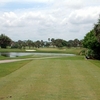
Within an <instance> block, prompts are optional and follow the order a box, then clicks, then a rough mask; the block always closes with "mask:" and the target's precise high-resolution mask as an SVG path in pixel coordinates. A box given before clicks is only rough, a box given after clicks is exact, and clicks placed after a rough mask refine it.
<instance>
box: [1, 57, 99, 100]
mask: <svg viewBox="0 0 100 100" xmlns="http://www.w3.org/2000/svg"><path fill="white" fill-rule="evenodd" d="M3 99H4V100H100V68H99V67H98V66H97V65H96V64H94V62H92V61H91V62H90V61H88V60H84V59H83V58H81V59H79V58H77V59H75V58H74V59H72V58H71V59H67V58H61V59H60V58H59V59H58V58H57V59H41V60H33V61H31V62H30V63H27V64H26V65H24V66H23V67H21V68H20V69H18V70H16V71H14V72H13V73H11V74H9V75H7V76H5V77H2V78H0V100H3Z"/></svg>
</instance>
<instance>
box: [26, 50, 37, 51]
mask: <svg viewBox="0 0 100 100" xmlns="http://www.w3.org/2000/svg"><path fill="white" fill-rule="evenodd" d="M26 51H36V50H26Z"/></svg>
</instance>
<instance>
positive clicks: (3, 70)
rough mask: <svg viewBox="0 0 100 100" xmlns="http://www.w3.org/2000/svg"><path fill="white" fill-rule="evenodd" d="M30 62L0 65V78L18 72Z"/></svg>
mask: <svg viewBox="0 0 100 100" xmlns="http://www.w3.org/2000/svg"><path fill="white" fill-rule="evenodd" d="M29 62H30V61H29V60H27V61H18V62H12V63H2V64H0V78H1V77H4V76H6V75H8V74H11V73H12V72H14V71H16V70H18V69H19V68H21V67H23V66H24V65H25V64H27V63H29Z"/></svg>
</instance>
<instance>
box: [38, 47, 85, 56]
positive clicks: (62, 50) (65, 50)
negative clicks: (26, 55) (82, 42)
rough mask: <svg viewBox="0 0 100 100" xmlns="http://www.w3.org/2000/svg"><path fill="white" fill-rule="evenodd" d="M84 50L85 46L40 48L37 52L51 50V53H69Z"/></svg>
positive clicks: (77, 52)
mask: <svg viewBox="0 0 100 100" xmlns="http://www.w3.org/2000/svg"><path fill="white" fill-rule="evenodd" d="M82 50H84V48H79V47H76V48H73V47H72V48H39V49H37V52H50V53H68V54H77V55H79V54H80V52H81V51H82Z"/></svg>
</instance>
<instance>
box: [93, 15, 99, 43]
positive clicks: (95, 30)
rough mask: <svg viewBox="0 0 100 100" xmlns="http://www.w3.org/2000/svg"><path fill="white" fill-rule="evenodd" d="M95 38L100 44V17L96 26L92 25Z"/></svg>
mask: <svg viewBox="0 0 100 100" xmlns="http://www.w3.org/2000/svg"><path fill="white" fill-rule="evenodd" d="M94 32H95V36H96V37H97V40H98V42H99V43H100V16H99V19H98V22H97V24H95V25H94Z"/></svg>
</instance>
